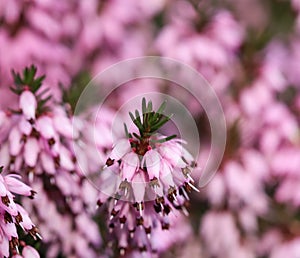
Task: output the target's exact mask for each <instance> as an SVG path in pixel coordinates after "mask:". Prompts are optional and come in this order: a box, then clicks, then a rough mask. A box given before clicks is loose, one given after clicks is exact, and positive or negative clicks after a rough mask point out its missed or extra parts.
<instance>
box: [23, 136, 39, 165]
mask: <svg viewBox="0 0 300 258" xmlns="http://www.w3.org/2000/svg"><path fill="white" fill-rule="evenodd" d="M39 152H40V146H39V143H38V140H37V139H35V138H32V137H30V138H28V139H27V141H26V144H25V146H24V160H25V163H26V164H27V165H28V166H29V167H35V165H36V162H37V158H38V154H39Z"/></svg>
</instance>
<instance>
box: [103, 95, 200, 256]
mask: <svg viewBox="0 0 300 258" xmlns="http://www.w3.org/2000/svg"><path fill="white" fill-rule="evenodd" d="M165 105H166V102H164V103H163V104H162V105H161V106H160V107H159V109H158V110H157V111H153V108H152V102H151V101H149V102H148V103H146V100H145V99H143V102H142V115H140V114H139V112H138V111H136V112H135V115H136V116H134V115H133V114H132V113H130V116H131V118H132V121H133V123H134V125H135V126H136V127H137V128H138V133H136V132H132V133H129V132H128V129H127V126H126V125H124V126H125V133H126V136H127V137H126V138H123V139H119V140H118V141H117V142H115V144H114V147H113V149H112V152H111V154H110V155H109V158H108V160H107V161H106V165H105V168H104V170H103V171H102V172H101V175H100V180H102V181H100V182H101V185H100V186H99V188H100V190H101V193H100V197H99V201H98V204H103V203H104V202H105V201H106V200H107V199H110V200H109V204H108V211H109V214H110V219H109V228H110V231H111V232H114V234H115V235H116V237H117V239H118V248H119V250H120V253H121V254H124V253H125V251H126V250H131V249H138V250H139V251H140V252H150V253H151V252H155V251H157V250H155V248H153V246H152V245H151V243H152V242H153V241H155V240H153V239H152V236H151V234H152V231H157V228H158V227H161V229H163V230H168V229H169V227H170V223H171V222H170V214H172V213H173V212H175V211H174V210H179V211H182V212H183V213H184V214H186V215H187V214H188V211H187V209H186V208H187V207H188V205H189V197H188V193H189V192H190V191H191V190H193V189H194V190H196V191H198V189H197V188H196V187H195V186H194V185H193V183H194V180H193V179H192V177H191V175H190V174H191V171H192V170H193V168H194V167H195V166H196V164H195V161H194V159H193V157H192V155H191V154H190V153H189V152H188V151H187V150H186V149H185V148H184V147H183V146H182V144H183V143H184V141H183V140H181V139H177V138H176V135H171V136H164V135H161V134H159V133H158V130H159V129H160V128H161V127H162V126H163V125H164V124H165V123H166V122H168V121H169V119H170V117H168V116H164V114H163V111H164V109H165ZM171 217H172V216H171Z"/></svg>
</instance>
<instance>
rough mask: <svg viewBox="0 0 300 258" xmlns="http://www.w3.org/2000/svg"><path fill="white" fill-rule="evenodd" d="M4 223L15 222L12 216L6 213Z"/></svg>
mask: <svg viewBox="0 0 300 258" xmlns="http://www.w3.org/2000/svg"><path fill="white" fill-rule="evenodd" d="M4 222H5V223H12V222H13V218H12V216H11V215H10V214H9V213H8V212H7V211H5V213H4Z"/></svg>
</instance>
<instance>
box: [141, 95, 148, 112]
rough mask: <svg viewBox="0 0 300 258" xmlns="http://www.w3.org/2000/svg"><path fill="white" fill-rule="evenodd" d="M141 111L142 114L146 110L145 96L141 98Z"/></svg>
mask: <svg viewBox="0 0 300 258" xmlns="http://www.w3.org/2000/svg"><path fill="white" fill-rule="evenodd" d="M142 112H143V114H145V113H146V112H147V110H146V99H145V98H143V99H142Z"/></svg>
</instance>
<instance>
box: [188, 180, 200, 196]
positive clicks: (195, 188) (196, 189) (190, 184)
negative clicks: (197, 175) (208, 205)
mask: <svg viewBox="0 0 300 258" xmlns="http://www.w3.org/2000/svg"><path fill="white" fill-rule="evenodd" d="M188 185H189V186H190V187H191V188H192V189H194V190H195V191H196V192H198V193H199V192H200V190H199V189H198V188H197V187H196V186H194V185H193V184H192V183H191V182H188Z"/></svg>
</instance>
